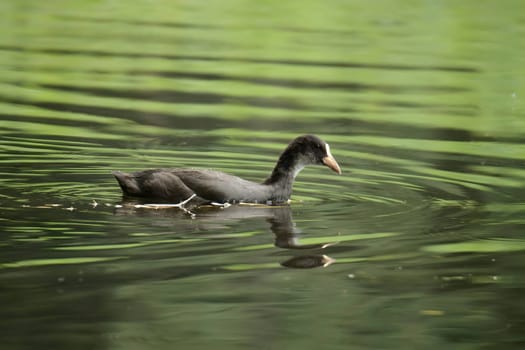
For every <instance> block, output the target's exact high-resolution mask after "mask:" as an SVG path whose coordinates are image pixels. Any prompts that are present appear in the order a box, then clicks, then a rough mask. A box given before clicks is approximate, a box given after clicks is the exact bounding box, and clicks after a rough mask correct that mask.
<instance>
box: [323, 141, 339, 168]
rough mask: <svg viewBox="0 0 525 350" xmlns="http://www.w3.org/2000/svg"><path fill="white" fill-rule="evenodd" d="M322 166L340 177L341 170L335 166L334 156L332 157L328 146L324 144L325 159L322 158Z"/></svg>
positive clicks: (337, 165)
mask: <svg viewBox="0 0 525 350" xmlns="http://www.w3.org/2000/svg"><path fill="white" fill-rule="evenodd" d="M323 164H324V165H326V166H327V167H329V168H330V169H332V170H333V171H335V172H336V173H338V174H339V175H341V168H340V167H339V164H337V161H336V160H335V158H334V156H332V153H330V146H328V144H326V157H324V158H323Z"/></svg>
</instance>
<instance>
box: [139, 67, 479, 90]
mask: <svg viewBox="0 0 525 350" xmlns="http://www.w3.org/2000/svg"><path fill="white" fill-rule="evenodd" d="M129 73H130V74H133V75H134V74H141V75H154V76H161V77H166V78H183V79H199V80H225V81H238V82H244V83H250V84H258V85H270V86H278V87H286V88H293V89H323V90H324V89H327V90H336V91H338V90H340V91H351V92H366V91H379V92H383V93H389V94H406V93H418V92H420V93H461V92H469V91H470V89H468V88H465V87H456V86H432V85H412V86H410V85H386V84H366V83H358V82H348V81H345V82H329V81H311V80H299V79H285V78H266V77H257V76H232V75H227V74H221V73H204V72H202V73H201V72H177V71H155V72H153V71H144V70H138V71H131V72H129Z"/></svg>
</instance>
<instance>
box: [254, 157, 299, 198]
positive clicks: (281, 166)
mask: <svg viewBox="0 0 525 350" xmlns="http://www.w3.org/2000/svg"><path fill="white" fill-rule="evenodd" d="M304 166H305V164H304V162H302V161H301V159H300V157H297V156H295V155H293V154H291V152H287V151H285V152H283V154H282V155H281V156H280V157H279V160H278V161H277V164H276V165H275V167H274V168H273V171H272V173H271V175H270V176H269V177H268V178H267V179H266V180H265V181H264V182H263V184H264V185H268V186H271V187H272V188H273V191H274V193H275V196H276V197H277V199H276V200H278V201H286V200H288V199H289V198H290V196H291V194H292V186H293V182H294V180H295V177H296V176H297V174H299V172H300V171H301V170H302V169H303V168H304Z"/></svg>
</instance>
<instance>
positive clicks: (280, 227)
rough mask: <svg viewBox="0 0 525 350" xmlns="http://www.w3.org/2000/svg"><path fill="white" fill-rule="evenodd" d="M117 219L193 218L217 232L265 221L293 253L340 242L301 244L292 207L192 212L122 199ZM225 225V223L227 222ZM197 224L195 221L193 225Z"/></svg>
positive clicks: (301, 261)
mask: <svg viewBox="0 0 525 350" xmlns="http://www.w3.org/2000/svg"><path fill="white" fill-rule="evenodd" d="M115 214H116V215H137V216H155V217H176V218H180V219H183V218H184V217H188V216H191V217H192V218H194V219H195V220H197V222H198V223H199V224H200V225H201V226H202V228H203V229H206V230H208V229H209V230H211V229H217V228H218V226H220V227H225V225H226V224H230V223H231V221H235V220H243V219H248V218H265V219H266V221H267V222H268V223H269V224H270V230H271V231H272V232H273V233H274V235H275V240H274V245H275V246H276V247H279V248H283V249H293V250H308V251H311V250H317V249H324V248H327V247H329V246H331V245H334V244H336V243H337V242H323V243H315V244H302V243H301V240H300V234H301V230H300V229H299V228H298V227H297V226H296V225H295V223H294V221H293V218H292V210H291V208H290V206H289V205H282V206H265V205H242V204H240V205H231V206H229V207H226V208H222V207H221V208H218V207H214V206H202V207H197V208H192V209H191V211H189V210H188V209H185V208H178V207H177V208H173V207H164V206H163V205H144V203H143V202H140V201H138V200H136V199H130V198H127V197H123V200H122V203H121V204H120V205H117V206H116V207H115ZM225 221H226V222H225ZM194 224H195V222H194V221H192V225H194ZM334 261H335V260H334V259H332V258H330V257H329V256H327V255H324V254H311V252H310V254H306V253H305V254H301V255H298V256H295V257H293V258H290V259H288V260H286V261H283V262H281V263H280V264H281V265H282V266H285V267H289V268H303V269H304V268H314V267H327V266H329V265H331V264H332V263H333V262H334Z"/></svg>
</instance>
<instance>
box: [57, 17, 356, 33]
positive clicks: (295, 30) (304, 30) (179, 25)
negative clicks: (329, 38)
mask: <svg viewBox="0 0 525 350" xmlns="http://www.w3.org/2000/svg"><path fill="white" fill-rule="evenodd" d="M55 17H56V18H59V19H65V20H68V21H75V22H77V21H79V22H87V23H96V24H99V23H109V24H113V23H116V24H126V25H136V26H141V27H167V28H175V29H196V30H248V29H249V30H253V29H257V30H271V31H274V32H291V33H303V34H331V35H345V36H346V35H353V34H355V33H356V32H355V31H349V30H338V29H326V28H309V27H292V26H279V25H276V26H271V27H270V26H265V25H264V24H261V23H253V24H250V26H241V25H231V24H229V25H216V24H202V23H199V24H196V23H189V22H181V21H177V22H175V21H170V22H163V21H147V20H130V19H118V18H103V17H86V16H76V15H57V16H55Z"/></svg>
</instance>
